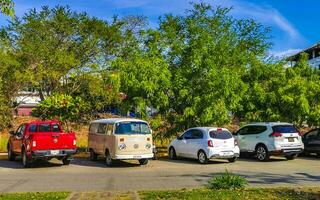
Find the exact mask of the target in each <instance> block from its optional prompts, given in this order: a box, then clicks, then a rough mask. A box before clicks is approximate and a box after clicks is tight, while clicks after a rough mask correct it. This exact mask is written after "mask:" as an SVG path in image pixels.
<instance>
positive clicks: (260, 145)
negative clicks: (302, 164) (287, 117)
mask: <svg viewBox="0 0 320 200" xmlns="http://www.w3.org/2000/svg"><path fill="white" fill-rule="evenodd" d="M234 135H235V138H236V139H237V141H238V144H239V147H240V152H241V153H244V152H246V153H254V154H255V156H256V158H257V159H258V160H260V161H267V160H269V158H270V156H271V155H283V156H285V157H286V158H287V159H288V160H293V159H294V158H296V157H297V155H298V154H299V153H301V152H302V151H303V149H304V146H303V142H302V140H301V136H300V133H299V131H298V130H297V129H296V128H295V127H294V125H293V124H289V123H281V122H263V123H252V124H248V125H246V126H244V127H242V128H241V129H239V130H238V131H237V132H236V133H235V134H234Z"/></svg>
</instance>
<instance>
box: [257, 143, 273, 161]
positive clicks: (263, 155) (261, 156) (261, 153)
mask: <svg viewBox="0 0 320 200" xmlns="http://www.w3.org/2000/svg"><path fill="white" fill-rule="evenodd" d="M256 157H257V159H258V160H259V161H268V160H269V159H270V155H269V152H268V149H267V148H266V147H265V146H264V145H259V146H257V147H256Z"/></svg>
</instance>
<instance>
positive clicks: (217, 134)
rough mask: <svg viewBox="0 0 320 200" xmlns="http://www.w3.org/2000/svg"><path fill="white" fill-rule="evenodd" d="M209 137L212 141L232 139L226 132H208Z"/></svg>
mask: <svg viewBox="0 0 320 200" xmlns="http://www.w3.org/2000/svg"><path fill="white" fill-rule="evenodd" d="M209 135H210V137H211V138H213V139H221V140H224V139H230V138H232V135H231V133H230V132H228V131H223V130H222V131H210V132H209Z"/></svg>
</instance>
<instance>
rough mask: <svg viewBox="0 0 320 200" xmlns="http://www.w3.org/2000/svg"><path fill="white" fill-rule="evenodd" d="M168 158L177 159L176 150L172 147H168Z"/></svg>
mask: <svg viewBox="0 0 320 200" xmlns="http://www.w3.org/2000/svg"><path fill="white" fill-rule="evenodd" d="M169 158H170V159H172V160H175V159H177V154H176V150H174V148H173V147H170V149H169Z"/></svg>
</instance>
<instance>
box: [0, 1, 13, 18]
mask: <svg viewBox="0 0 320 200" xmlns="http://www.w3.org/2000/svg"><path fill="white" fill-rule="evenodd" d="M0 11H1V12H2V13H4V14H6V15H8V16H11V17H12V18H13V16H14V2H13V1H11V0H0Z"/></svg>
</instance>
